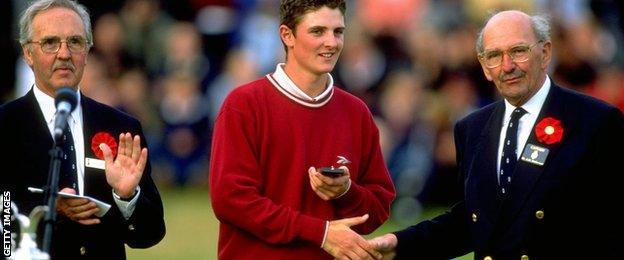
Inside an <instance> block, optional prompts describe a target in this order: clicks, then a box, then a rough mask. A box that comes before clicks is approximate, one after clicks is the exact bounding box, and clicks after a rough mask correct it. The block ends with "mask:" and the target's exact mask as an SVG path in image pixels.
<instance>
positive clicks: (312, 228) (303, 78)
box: [210, 0, 395, 260]
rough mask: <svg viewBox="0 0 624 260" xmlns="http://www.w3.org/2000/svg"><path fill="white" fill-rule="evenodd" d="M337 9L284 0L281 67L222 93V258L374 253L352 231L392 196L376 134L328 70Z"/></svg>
mask: <svg viewBox="0 0 624 260" xmlns="http://www.w3.org/2000/svg"><path fill="white" fill-rule="evenodd" d="M344 14H345V2H344V0H325V1H310V0H307V1H306V0H282V1H281V7H280V18H281V25H280V28H279V34H280V37H281V39H282V42H283V43H284V47H285V49H286V54H287V59H286V63H285V64H284V63H281V64H278V65H277V67H276V70H275V72H273V73H271V74H268V75H266V76H265V77H263V78H261V79H259V80H256V81H254V82H251V83H248V84H245V85H243V86H240V87H238V88H236V89H235V90H234V91H233V92H232V93H230V95H229V96H228V97H227V98H226V100H225V102H224V104H223V106H222V108H221V111H220V112H219V115H218V116H217V119H216V122H215V129H214V136H213V144H212V145H213V146H212V158H211V162H210V194H211V199H212V207H213V209H214V212H215V215H216V216H217V218H218V219H219V220H220V222H221V224H220V230H219V258H220V259H297V260H302V259H332V258H338V259H379V258H380V257H381V255H380V254H379V253H378V252H376V251H375V250H373V249H372V248H371V247H370V246H369V245H368V244H367V243H366V241H365V240H364V239H363V238H361V237H360V236H359V235H358V233H360V234H368V233H370V232H372V231H374V230H375V229H376V228H378V227H379V226H380V225H381V224H382V223H383V222H384V221H386V220H387V219H388V216H389V211H390V204H391V202H392V200H393V199H394V196H395V191H394V186H393V184H392V181H391V180H390V176H389V174H388V170H387V168H386V166H385V163H384V160H383V157H382V154H381V149H380V147H379V131H378V129H377V127H376V126H375V123H374V121H373V118H372V116H371V113H370V111H369V110H368V108H367V107H366V105H365V104H364V103H363V102H362V101H361V100H359V99H358V98H356V97H354V96H353V95H351V94H348V93H347V92H345V91H343V90H341V89H339V88H337V87H335V86H334V85H333V79H332V76H331V75H330V74H329V72H331V71H332V69H333V68H334V66H335V64H336V61H337V60H338V56H339V55H340V52H341V50H342V47H343V41H344V30H345V23H344ZM320 167H334V169H341V170H342V171H343V173H342V174H341V175H339V176H334V177H331V176H329V175H328V176H326V175H323V173H321V172H320V171H321V170H320V169H319V168H320ZM356 232H357V233H356Z"/></svg>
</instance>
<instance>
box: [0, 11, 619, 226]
mask: <svg viewBox="0 0 624 260" xmlns="http://www.w3.org/2000/svg"><path fill="white" fill-rule="evenodd" d="M79 2H81V3H82V4H84V5H85V6H87V8H88V9H89V10H90V11H91V13H92V15H93V17H92V23H93V30H94V47H93V48H92V50H91V52H90V56H89V58H88V64H87V68H86V69H85V75H84V78H83V81H82V82H81V84H80V90H81V91H82V92H83V93H84V94H86V95H88V96H90V97H92V98H94V99H96V100H98V101H100V102H103V103H106V104H109V105H111V106H114V107H117V108H119V109H121V110H123V111H126V112H127V113H129V114H132V115H134V116H135V117H137V118H139V119H140V120H141V122H142V124H143V127H144V131H145V133H146V135H147V138H148V142H149V145H150V147H149V148H150V155H151V158H152V166H153V174H154V175H155V176H154V178H155V179H156V180H157V182H159V183H161V184H162V183H165V184H170V185H178V186H184V185H189V184H204V183H205V180H206V173H207V162H208V159H209V153H210V139H211V128H212V122H213V121H214V118H215V116H216V114H217V113H218V110H219V107H220V105H221V102H222V101H223V99H224V98H225V96H226V95H227V94H228V93H229V92H230V91H231V90H232V88H234V87H236V86H238V85H240V84H243V83H246V82H248V81H251V80H253V79H256V78H258V77H261V76H262V75H265V74H267V73H270V72H272V71H273V70H274V69H275V66H276V63H277V62H281V61H283V59H284V52H283V46H282V44H281V42H280V39H279V37H278V31H277V29H278V26H279V17H278V16H279V14H278V6H279V0H175V1H173V0H160V1H159V0H84V1H79ZM26 5H27V3H26V1H21V0H11V1H2V3H0V10H2V11H0V19H3V20H2V24H3V25H2V26H4V27H3V28H2V30H1V35H0V41H2V42H1V43H0V47H4V49H5V50H11V51H10V53H8V54H7V55H6V56H7V57H6V58H4V59H2V61H1V62H2V64H1V65H0V69H1V71H0V103H4V102H6V101H8V100H11V99H13V98H15V97H16V96H21V95H23V94H24V93H26V92H27V91H28V90H29V89H30V88H31V86H32V84H33V78H32V73H31V72H30V69H29V68H28V67H27V65H26V64H25V63H24V62H23V60H22V59H21V53H20V51H21V50H20V48H19V46H18V43H17V40H16V39H17V17H18V16H19V14H20V13H21V12H22V11H23V9H24V8H25V7H26ZM508 8H513V9H519V10H523V11H526V12H528V13H542V14H547V15H549V16H550V17H551V19H552V22H553V24H554V27H553V35H552V39H553V50H554V57H553V58H554V62H553V63H552V64H551V66H550V72H549V75H550V76H551V77H552V78H553V80H554V81H555V82H556V83H557V84H559V85H563V86H567V87H570V88H573V89H576V90H578V91H581V92H585V93H589V94H590V95H593V96H595V97H598V98H600V99H603V100H605V101H606V102H609V103H611V104H613V105H615V106H617V107H619V108H620V109H622V110H624V3H623V2H622V1H617V0H566V1H562V0H532V1H526V0H464V1H462V0H351V1H348V4H347V21H346V24H347V30H346V34H345V47H344V49H343V52H342V56H341V58H340V59H339V63H338V65H337V67H336V69H335V70H334V72H333V73H332V74H333V75H334V78H335V79H336V83H337V85H338V86H339V87H341V88H343V89H345V90H347V91H349V92H351V93H353V94H355V95H356V96H359V97H360V98H362V100H364V102H365V103H366V104H367V105H368V106H369V107H370V109H371V111H372V112H373V115H374V116H375V117H376V118H375V119H376V122H377V125H378V127H379V128H380V132H381V135H382V136H381V140H382V149H383V152H384V156H385V159H386V161H387V164H388V167H389V169H390V172H391V174H392V178H393V180H394V183H395V185H396V188H397V200H396V201H395V206H394V209H393V210H394V212H393V216H395V217H396V219H398V220H406V221H411V218H413V217H415V216H417V214H414V213H418V212H419V210H420V209H421V208H422V206H423V205H424V206H429V205H448V204H449V203H451V202H452V201H454V200H455V199H457V198H459V196H460V195H461V184H460V183H458V182H457V178H458V176H457V173H456V170H455V167H456V165H455V151H454V144H453V125H454V123H455V122H456V121H457V120H458V119H460V118H462V117H463V116H465V115H467V114H468V113H470V112H471V111H473V110H475V109H478V108H479V107H482V106H484V105H487V104H489V103H491V102H492V101H494V100H496V99H497V98H498V97H497V96H496V95H497V94H496V91H495V89H494V85H493V84H490V83H489V82H487V80H486V79H485V77H484V76H483V73H482V71H481V67H480V65H479V63H478V60H477V56H476V53H475V48H474V42H475V39H476V35H477V32H478V30H479V27H480V26H481V25H482V23H483V21H484V20H485V19H486V18H487V17H488V16H489V14H490V13H491V12H492V11H495V10H502V9H508ZM3 127H5V126H3ZM275 141H276V142H279V141H280V140H275ZM328 141H330V140H328Z"/></svg>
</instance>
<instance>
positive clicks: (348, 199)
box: [334, 182, 363, 208]
mask: <svg viewBox="0 0 624 260" xmlns="http://www.w3.org/2000/svg"><path fill="white" fill-rule="evenodd" d="M361 189H362V187H361V186H360V185H358V184H357V183H355V182H350V183H349V188H348V189H347V192H345V193H344V194H342V195H340V196H339V197H338V198H336V199H334V202H335V203H336V205H337V206H339V207H346V208H349V207H353V202H354V201H361V200H362V199H363V198H362V197H363V196H362V190H361Z"/></svg>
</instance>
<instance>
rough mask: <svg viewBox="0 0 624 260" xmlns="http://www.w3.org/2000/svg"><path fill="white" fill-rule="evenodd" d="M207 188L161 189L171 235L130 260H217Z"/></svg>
mask: <svg viewBox="0 0 624 260" xmlns="http://www.w3.org/2000/svg"><path fill="white" fill-rule="evenodd" d="M207 186H208V185H206V186H204V187H197V186H188V187H184V188H174V187H165V188H161V189H160V192H161V197H162V200H163V205H164V208H165V224H166V226H167V235H166V236H165V238H164V239H163V240H162V241H161V242H160V243H159V244H158V245H156V246H154V247H152V248H149V249H132V248H128V249H127V255H128V259H131V260H132V259H139V260H142V259H146V260H157V259H217V240H218V233H219V221H218V220H217V219H216V217H215V215H214V213H213V212H212V208H211V206H210V197H209V195H208V187H207ZM443 210H444V209H443V208H428V209H425V210H424V211H423V213H422V215H421V217H420V218H421V219H428V218H431V217H432V216H435V215H437V214H438V213H440V212H441V211H443ZM404 227H405V225H401V224H398V223H397V222H395V221H392V220H391V221H388V222H386V224H384V225H383V226H381V227H380V228H379V229H377V230H376V231H375V232H373V234H371V235H368V236H367V237H372V236H375V235H380V234H385V233H387V232H391V231H395V230H398V229H401V228H404ZM458 259H472V256H471V255H467V256H464V257H461V258H458Z"/></svg>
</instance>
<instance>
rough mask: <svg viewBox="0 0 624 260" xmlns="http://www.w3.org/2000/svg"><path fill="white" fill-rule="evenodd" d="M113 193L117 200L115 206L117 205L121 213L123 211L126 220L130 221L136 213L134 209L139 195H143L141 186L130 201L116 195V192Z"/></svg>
mask: <svg viewBox="0 0 624 260" xmlns="http://www.w3.org/2000/svg"><path fill="white" fill-rule="evenodd" d="M112 193H113V198H114V199H115V204H117V207H118V208H119V211H121V214H122V215H123V216H124V218H125V219H126V220H128V219H130V217H131V216H132V213H134V208H135V207H136V202H137V200H138V198H139V195H141V186H137V187H136V190H135V191H134V197H133V198H132V200H130V201H124V200H122V199H121V197H119V195H117V194H115V191H114V190H113V191H112Z"/></svg>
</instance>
